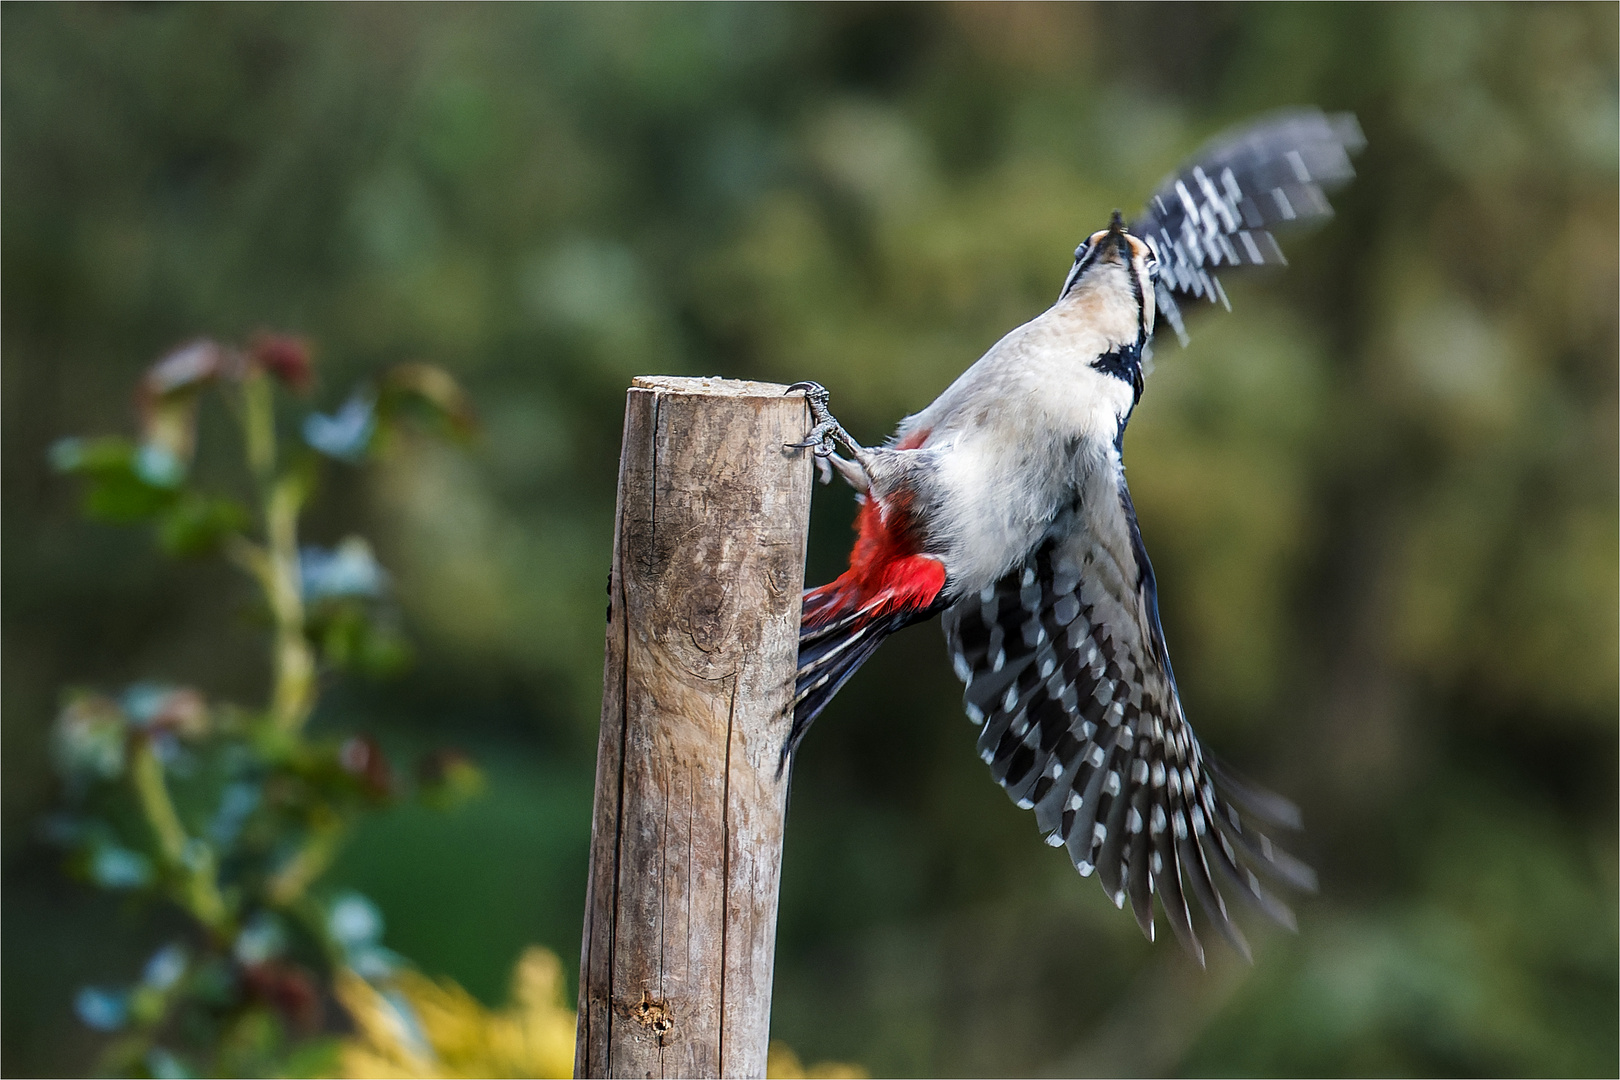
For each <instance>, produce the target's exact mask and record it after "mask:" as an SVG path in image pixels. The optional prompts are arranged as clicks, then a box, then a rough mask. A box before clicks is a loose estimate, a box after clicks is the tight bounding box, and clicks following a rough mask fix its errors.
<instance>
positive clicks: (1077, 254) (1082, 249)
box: [1074, 242, 1091, 262]
mask: <svg viewBox="0 0 1620 1080" xmlns="http://www.w3.org/2000/svg"><path fill="white" fill-rule="evenodd" d="M1089 247H1091V244H1090V243H1089V242H1088V243H1084V244H1081V245H1080V246H1079V247H1077V248H1075V249H1074V261H1075V262H1079V261H1080V260H1081V259H1082V258H1084V257H1085V254H1086V249H1087V248H1089Z"/></svg>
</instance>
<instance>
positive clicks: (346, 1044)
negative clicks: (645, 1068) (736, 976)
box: [335, 946, 866, 1080]
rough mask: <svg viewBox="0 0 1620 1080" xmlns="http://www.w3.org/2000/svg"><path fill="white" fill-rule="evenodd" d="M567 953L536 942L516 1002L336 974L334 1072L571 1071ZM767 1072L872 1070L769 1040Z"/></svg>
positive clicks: (834, 1077)
mask: <svg viewBox="0 0 1620 1080" xmlns="http://www.w3.org/2000/svg"><path fill="white" fill-rule="evenodd" d="M566 991H567V985H566V983H565V981H564V979H563V967H562V962H561V961H560V960H558V959H557V956H556V954H555V953H553V952H551V951H550V950H549V949H543V948H540V947H538V946H533V947H530V948H528V949H526V950H524V952H523V956H522V957H521V958H520V959H519V960H518V965H517V970H516V971H514V972H513V973H512V1001H511V1004H509V1005H507V1007H506V1008H504V1009H486V1008H485V1007H484V1006H483V1004H482V1003H480V1002H479V1001H478V999H477V998H475V997H473V996H472V995H471V994H469V993H467V991H465V990H463V989H462V988H461V987H460V986H458V985H456V984H455V983H454V982H453V981H451V980H449V979H438V980H434V979H430V978H428V977H427V976H425V975H420V974H418V973H416V972H414V971H401V972H399V973H398V974H395V975H393V976H390V977H389V978H388V979H387V980H382V981H379V982H378V983H375V984H374V983H371V982H367V981H366V980H365V979H363V978H361V977H360V976H359V975H357V974H355V973H354V972H352V971H348V970H344V971H341V972H339V973H338V977H337V997H338V1000H339V1001H340V1002H342V1003H343V1007H344V1008H345V1009H347V1010H348V1011H349V1015H350V1016H351V1017H353V1018H354V1025H355V1029H356V1031H355V1034H354V1035H353V1036H351V1037H350V1038H348V1039H345V1040H344V1041H343V1043H342V1046H341V1048H340V1050H339V1056H338V1062H337V1069H336V1072H335V1075H337V1076H344V1077H352V1078H354V1080H385V1078H396V1077H404V1078H417V1077H422V1078H426V1077H482V1076H526V1077H570V1076H573V1075H574V1027H575V1012H574V1010H573V1009H571V1008H569V1006H568V1001H567V998H566V996H565V995H566ZM766 1075H767V1076H768V1077H770V1078H771V1080H812V1078H822V1077H824V1078H827V1080H843V1078H857V1077H864V1076H866V1071H865V1070H864V1069H862V1068H861V1067H860V1066H858V1065H851V1064H847V1063H844V1062H837V1061H820V1062H816V1063H814V1064H811V1065H809V1066H806V1065H805V1064H804V1063H803V1062H801V1061H800V1060H799V1056H798V1055H797V1054H795V1053H794V1052H793V1051H792V1050H791V1049H790V1048H789V1047H788V1046H787V1045H786V1044H785V1043H780V1042H773V1043H771V1050H770V1058H769V1061H768V1064H767V1065H766Z"/></svg>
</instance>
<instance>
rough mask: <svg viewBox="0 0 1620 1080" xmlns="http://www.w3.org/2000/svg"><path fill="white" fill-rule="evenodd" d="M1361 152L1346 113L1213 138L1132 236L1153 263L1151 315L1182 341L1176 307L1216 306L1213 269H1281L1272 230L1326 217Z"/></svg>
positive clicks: (1310, 115) (1306, 116)
mask: <svg viewBox="0 0 1620 1080" xmlns="http://www.w3.org/2000/svg"><path fill="white" fill-rule="evenodd" d="M1363 145H1365V140H1364V139H1363V138H1362V135H1361V127H1360V125H1358V124H1357V123H1356V118H1355V117H1354V116H1352V115H1351V114H1349V113H1339V114H1336V115H1333V116H1328V115H1326V114H1324V113H1322V112H1321V111H1320V110H1317V109H1299V110H1291V111H1288V112H1281V113H1274V114H1272V115H1271V116H1268V117H1266V118H1264V119H1262V120H1259V121H1257V122H1256V123H1254V124H1251V125H1249V126H1246V127H1243V128H1241V129H1238V130H1236V131H1232V132H1227V133H1226V134H1224V135H1221V136H1219V137H1217V138H1216V139H1214V140H1213V141H1211V142H1210V143H1208V144H1207V145H1206V146H1205V147H1204V148H1203V149H1202V150H1201V151H1199V152H1198V153H1197V154H1195V155H1193V158H1192V160H1191V161H1190V162H1189V163H1188V165H1187V166H1186V167H1185V168H1184V169H1183V170H1182V171H1181V172H1179V173H1177V174H1176V175H1174V176H1171V177H1169V178H1167V179H1166V180H1165V181H1164V183H1163V184H1161V185H1160V186H1159V190H1158V191H1156V192H1155V193H1154V194H1153V197H1152V198H1150V199H1149V200H1148V204H1147V206H1146V207H1145V208H1144V209H1143V211H1142V215H1141V217H1140V218H1138V219H1137V220H1136V221H1133V222H1132V223H1131V232H1132V233H1133V234H1134V235H1136V236H1140V237H1141V238H1142V239H1143V240H1145V241H1146V242H1147V243H1148V245H1149V246H1150V247H1152V248H1153V252H1154V254H1155V255H1157V256H1158V259H1159V281H1158V288H1157V290H1156V296H1155V299H1156V300H1157V303H1158V310H1159V315H1160V317H1162V318H1163V319H1165V320H1166V321H1168V322H1169V323H1170V325H1171V326H1172V327H1174V329H1175V331H1176V335H1177V336H1178V337H1180V338H1181V340H1182V341H1183V342H1185V341H1186V337H1187V335H1186V332H1185V331H1184V330H1183V328H1182V319H1181V307H1180V304H1181V303H1182V302H1186V301H1190V300H1194V299H1197V298H1200V297H1202V298H1204V299H1206V300H1210V301H1214V300H1216V299H1219V300H1220V301H1221V302H1222V303H1223V304H1224V303H1225V302H1226V294H1225V292H1224V291H1222V289H1221V283H1220V281H1219V279H1217V278H1216V276H1215V274H1214V273H1213V271H1214V270H1215V269H1216V268H1217V267H1221V266H1263V265H1266V264H1268V263H1283V262H1286V261H1287V260H1285V259H1284V258H1283V254H1282V250H1281V249H1280V248H1278V246H1277V241H1276V240H1275V239H1274V238H1273V237H1272V235H1271V232H1270V230H1271V227H1272V226H1274V225H1279V224H1283V223H1287V222H1308V221H1311V220H1313V219H1318V218H1323V217H1327V216H1329V215H1331V214H1332V213H1333V208H1332V207H1331V206H1329V205H1328V200H1327V195H1326V194H1325V192H1326V191H1327V190H1330V189H1332V188H1335V187H1338V186H1340V185H1342V184H1344V183H1346V182H1348V181H1349V180H1350V179H1351V177H1353V176H1354V175H1355V170H1354V169H1353V168H1351V165H1350V155H1351V154H1353V153H1356V152H1358V151H1359V150H1360V149H1361V148H1362V146H1363Z"/></svg>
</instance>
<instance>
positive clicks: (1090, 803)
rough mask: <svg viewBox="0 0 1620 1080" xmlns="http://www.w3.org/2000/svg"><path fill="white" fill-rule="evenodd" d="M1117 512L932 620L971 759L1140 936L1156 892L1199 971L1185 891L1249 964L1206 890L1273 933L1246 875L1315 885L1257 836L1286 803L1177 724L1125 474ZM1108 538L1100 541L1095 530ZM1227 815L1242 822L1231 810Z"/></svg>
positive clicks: (1280, 820) (1287, 810)
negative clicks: (1248, 910) (948, 660)
mask: <svg viewBox="0 0 1620 1080" xmlns="http://www.w3.org/2000/svg"><path fill="white" fill-rule="evenodd" d="M1119 498H1120V510H1121V511H1122V512H1121V513H1117V514H1114V513H1108V514H1101V515H1099V514H1091V515H1089V517H1090V518H1091V519H1092V521H1093V522H1094V524H1093V526H1092V528H1091V529H1086V528H1079V529H1066V530H1056V529H1054V533H1053V535H1054V536H1059V537H1063V536H1067V537H1068V538H1067V539H1063V540H1048V541H1047V542H1046V543H1045V544H1044V545H1042V546H1041V547H1040V548H1039V549H1038V550H1037V551H1036V552H1035V554H1034V555H1032V556H1031V557H1030V558H1029V559H1028V560H1027V561H1026V562H1025V563H1024V565H1022V566H1021V567H1019V568H1017V569H1015V570H1014V571H1012V572H1011V573H1009V574H1008V575H1007V576H1006V577H1004V578H1002V579H1001V580H1000V581H999V582H997V583H995V584H994V585H992V586H990V587H988V588H986V589H985V590H984V591H983V592H981V593H979V594H976V595H972V596H968V597H965V598H963V599H961V600H958V601H956V602H955V603H954V604H953V605H952V606H951V607H950V609H949V610H948V611H947V612H946V613H945V634H946V641H947V644H948V646H949V648H950V651H951V655H952V660H953V662H954V664H955V667H956V672H957V674H958V676H960V677H961V678H962V680H963V681H964V682H965V683H966V684H967V690H966V692H965V694H964V702H965V706H966V709H967V713H968V717H969V718H970V719H971V720H972V721H973V722H974V723H975V724H978V725H980V726H981V727H982V730H981V732H980V734H979V754H980V756H981V757H982V758H983V759H984V761H985V762H986V763H987V764H989V766H990V770H991V773H992V774H993V775H994V777H995V779H996V781H997V782H998V783H1000V784H1001V785H1002V787H1004V788H1005V789H1006V790H1007V794H1008V795H1009V796H1010V797H1011V798H1012V799H1013V801H1014V802H1016V803H1017V804H1018V805H1019V806H1020V807H1022V808H1024V809H1033V810H1034V811H1035V818H1036V821H1037V823H1038V824H1039V826H1040V828H1041V830H1042V831H1043V832H1045V833H1046V834H1047V837H1046V838H1047V843H1049V844H1051V845H1052V846H1053V847H1064V848H1066V849H1067V850H1068V853H1069V857H1070V858H1071V859H1072V860H1073V861H1074V865H1075V867H1076V868H1077V869H1078V870H1079V871H1080V873H1081V874H1082V875H1083V876H1089V875H1090V874H1092V873H1093V872H1095V873H1096V874H1097V876H1098V878H1099V880H1100V881H1101V882H1102V885H1103V888H1104V890H1105V891H1106V892H1107V893H1108V895H1109V896H1110V897H1111V898H1112V899H1113V901H1114V903H1115V904H1116V905H1119V906H1123V905H1124V903H1125V900H1126V899H1127V898H1129V900H1130V902H1131V908H1132V911H1133V912H1134V913H1135V915H1136V919H1137V922H1138V923H1139V924H1140V925H1141V927H1142V931H1143V933H1145V934H1146V935H1147V936H1148V938H1149V939H1151V938H1152V937H1153V899H1152V897H1153V894H1154V893H1157V894H1158V895H1159V901H1160V903H1161V905H1162V906H1163V908H1164V913H1165V917H1166V919H1167V920H1168V921H1169V923H1170V926H1171V928H1172V929H1173V930H1174V931H1175V933H1176V936H1177V937H1178V938H1180V939H1181V941H1182V944H1183V945H1185V946H1186V948H1187V949H1188V951H1189V952H1191V953H1192V954H1193V955H1194V956H1195V957H1196V958H1197V959H1198V960H1199V962H1200V963H1202V962H1203V947H1202V946H1201V945H1200V943H1199V941H1198V937H1197V934H1196V933H1195V932H1194V930H1193V927H1192V920H1191V916H1190V912H1189V910H1188V903H1187V894H1188V892H1191V894H1192V895H1193V896H1195V897H1197V899H1198V901H1199V904H1200V906H1201V907H1202V908H1203V909H1204V911H1205V913H1206V914H1207V915H1208V917H1209V919H1210V921H1211V922H1212V923H1213V924H1214V925H1215V927H1216V928H1217V929H1218V930H1220V931H1221V933H1222V934H1223V935H1224V936H1225V937H1226V938H1227V939H1228V940H1229V941H1231V942H1232V944H1233V945H1234V946H1235V947H1236V948H1237V949H1238V951H1240V952H1241V953H1243V954H1244V955H1245V956H1247V955H1248V946H1247V944H1246V943H1245V942H1244V940H1243V937H1242V935H1241V933H1240V932H1239V930H1238V928H1237V926H1236V925H1235V924H1234V923H1233V921H1232V919H1231V917H1230V915H1229V914H1228V912H1227V909H1226V903H1225V900H1224V898H1223V896H1222V892H1221V889H1220V887H1219V886H1218V885H1217V881H1220V882H1223V883H1224V884H1225V885H1227V886H1228V887H1229V888H1230V889H1231V890H1232V891H1235V892H1236V893H1237V894H1238V895H1240V896H1243V897H1244V898H1246V899H1247V900H1249V901H1250V902H1252V903H1253V904H1254V905H1255V906H1257V907H1258V908H1260V909H1261V910H1262V911H1264V912H1266V913H1267V914H1268V915H1270V916H1271V917H1272V918H1274V919H1276V920H1277V921H1279V922H1281V923H1283V924H1284V925H1287V926H1290V927H1292V926H1293V915H1292V913H1291V912H1290V911H1289V910H1288V908H1287V907H1286V906H1285V905H1284V904H1283V903H1282V901H1281V900H1279V899H1278V898H1277V897H1276V896H1274V895H1273V894H1272V893H1271V892H1269V891H1268V890H1267V888H1266V887H1265V885H1264V884H1262V882H1261V880H1260V878H1259V877H1258V876H1257V875H1256V874H1255V872H1254V869H1255V868H1258V869H1259V870H1261V871H1263V872H1265V873H1267V874H1268V876H1270V877H1272V878H1275V879H1278V880H1281V881H1283V882H1286V883H1288V884H1291V885H1293V886H1295V887H1298V888H1303V889H1307V890H1310V889H1314V888H1315V875H1314V874H1313V873H1312V872H1311V870H1310V869H1309V868H1308V867H1306V866H1305V865H1304V864H1303V863H1300V862H1299V861H1298V860H1296V859H1294V858H1293V857H1292V856H1290V855H1288V854H1287V853H1285V852H1283V851H1282V850H1280V849H1279V848H1277V847H1275V846H1274V845H1273V844H1272V842H1271V840H1270V838H1269V837H1268V836H1267V835H1266V834H1265V833H1264V832H1263V831H1260V829H1258V828H1257V827H1256V826H1257V825H1266V826H1273V827H1281V828H1298V827H1299V812H1298V811H1297V810H1296V809H1295V808H1294V807H1293V806H1292V805H1291V804H1289V803H1288V802H1286V801H1285V800H1283V799H1281V798H1279V797H1278V796H1275V795H1271V794H1268V793H1265V792H1262V791H1259V790H1257V789H1253V788H1250V787H1248V786H1247V785H1245V784H1244V783H1242V781H1240V780H1238V779H1237V778H1236V777H1235V776H1232V775H1231V774H1230V773H1229V772H1226V771H1223V770H1221V769H1219V768H1218V767H1217V766H1215V764H1214V763H1213V762H1212V761H1211V760H1210V759H1209V758H1207V757H1206V756H1205V755H1204V753H1203V751H1202V749H1201V748H1200V747H1199V744H1198V740H1197V738H1196V737H1195V736H1194V735H1193V731H1192V728H1191V727H1189V726H1188V724H1187V720H1186V717H1185V716H1183V715H1182V711H1181V702H1180V699H1179V697H1178V696H1177V694H1176V684H1175V677H1174V675H1173V674H1172V672H1171V669H1170V660H1169V657H1168V655H1167V653H1166V652H1165V646H1164V635H1163V632H1162V631H1161V630H1160V627H1159V616H1158V599H1157V593H1156V586H1155V583H1154V578H1153V569H1152V566H1151V565H1150V564H1149V563H1148V559H1147V553H1146V552H1145V551H1144V550H1143V548H1142V541H1141V534H1140V532H1139V531H1138V529H1137V526H1136V515H1135V511H1134V509H1133V508H1132V506H1131V502H1130V494H1129V492H1128V491H1127V490H1126V488H1125V486H1124V482H1123V477H1122V478H1121V480H1120V483H1119ZM1099 528H1101V529H1106V530H1108V531H1110V532H1117V533H1119V534H1120V535H1097V533H1096V530H1097V529H1099ZM1240 809H1241V811H1242V813H1240Z"/></svg>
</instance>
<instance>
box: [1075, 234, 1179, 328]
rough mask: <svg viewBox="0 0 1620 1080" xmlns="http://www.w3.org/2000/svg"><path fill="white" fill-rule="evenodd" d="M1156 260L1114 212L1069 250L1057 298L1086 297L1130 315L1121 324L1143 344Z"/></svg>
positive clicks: (1149, 322)
mask: <svg viewBox="0 0 1620 1080" xmlns="http://www.w3.org/2000/svg"><path fill="white" fill-rule="evenodd" d="M1158 274H1159V260H1158V257H1157V256H1156V255H1155V254H1154V253H1153V249H1152V248H1151V247H1149V246H1148V245H1147V244H1146V243H1144V242H1143V241H1142V240H1141V239H1139V238H1137V237H1135V236H1132V235H1131V233H1130V230H1129V229H1127V228H1126V227H1125V222H1124V220H1123V219H1122V218H1121V217H1120V213H1119V211H1118V210H1115V211H1114V217H1113V220H1112V221H1110V222H1109V223H1108V228H1106V229H1099V230H1098V231H1096V232H1094V233H1092V234H1091V235H1090V236H1089V237H1087V238H1086V240H1085V242H1084V243H1082V244H1081V245H1080V246H1079V247H1077V248H1075V249H1074V266H1073V267H1071V268H1070V269H1069V276H1068V277H1067V278H1065V279H1064V281H1063V291H1062V292H1060V293H1059V294H1058V300H1059V302H1062V301H1063V300H1065V299H1069V298H1071V297H1072V298H1074V299H1076V300H1082V299H1083V300H1086V301H1089V303H1091V304H1095V305H1098V306H1099V307H1100V308H1103V309H1107V310H1109V311H1110V312H1111V313H1117V314H1119V315H1122V316H1124V317H1125V318H1127V319H1129V321H1128V322H1125V323H1124V325H1125V326H1126V327H1129V328H1130V331H1128V332H1130V333H1132V334H1134V336H1136V340H1137V343H1139V344H1141V343H1145V342H1146V341H1147V339H1148V338H1149V337H1150V336H1152V333H1153V316H1154V291H1153V290H1154V283H1155V281H1156V280H1157V279H1158Z"/></svg>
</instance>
